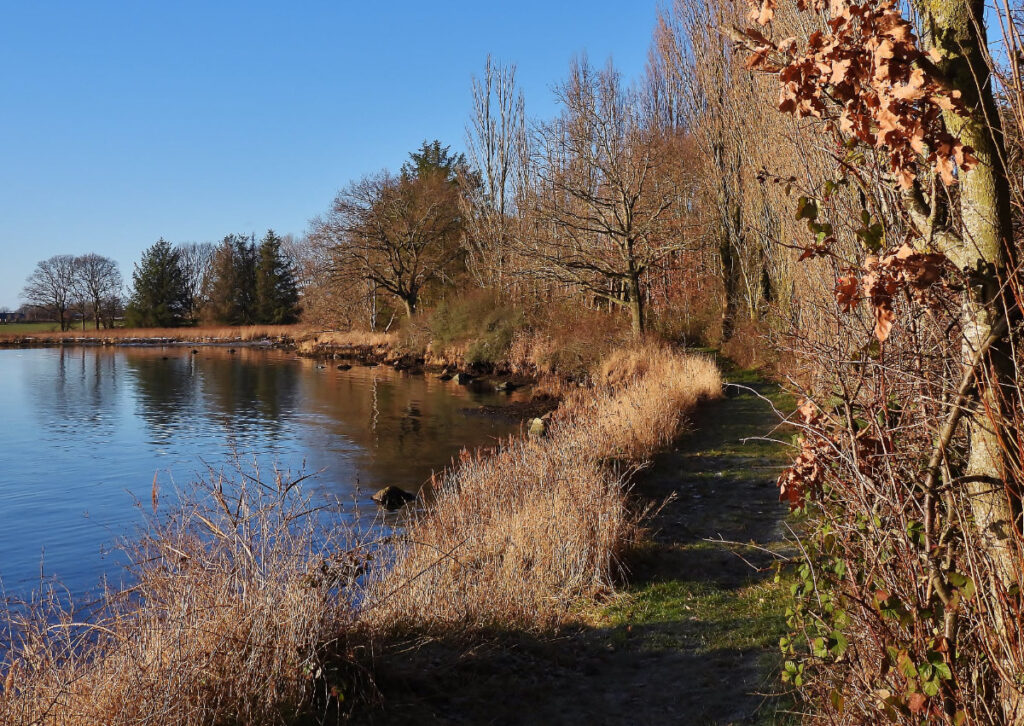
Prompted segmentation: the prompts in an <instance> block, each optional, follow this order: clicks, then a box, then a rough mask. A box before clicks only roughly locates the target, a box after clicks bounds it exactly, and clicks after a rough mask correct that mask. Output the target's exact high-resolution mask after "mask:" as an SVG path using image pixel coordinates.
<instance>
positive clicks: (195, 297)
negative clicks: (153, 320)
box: [177, 242, 217, 320]
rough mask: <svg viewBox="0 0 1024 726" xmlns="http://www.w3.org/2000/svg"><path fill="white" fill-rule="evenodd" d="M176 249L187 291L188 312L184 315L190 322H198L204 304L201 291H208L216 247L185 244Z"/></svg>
mask: <svg viewBox="0 0 1024 726" xmlns="http://www.w3.org/2000/svg"><path fill="white" fill-rule="evenodd" d="M177 248H178V253H179V256H180V259H181V271H182V273H183V275H184V277H185V288H186V289H187V291H188V310H187V311H186V313H185V315H186V317H188V318H189V319H191V320H198V319H199V315H200V312H201V311H202V308H203V305H204V304H205V302H206V300H205V298H204V294H203V291H204V290H207V289H208V283H209V278H210V273H211V270H212V269H213V256H214V253H215V252H216V251H217V245H215V244H213V243H212V242H187V243H185V244H179V245H177Z"/></svg>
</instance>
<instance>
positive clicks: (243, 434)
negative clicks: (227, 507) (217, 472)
mask: <svg viewBox="0 0 1024 726" xmlns="http://www.w3.org/2000/svg"><path fill="white" fill-rule="evenodd" d="M248 357H249V356H247V355H238V354H230V353H228V352H227V351H221V350H216V349H206V350H204V351H203V352H202V353H201V354H199V355H188V354H185V355H182V354H175V355H171V356H168V359H166V360H165V359H164V357H163V356H162V355H138V356H135V355H133V356H129V358H128V363H129V366H130V367H131V369H132V372H133V374H134V377H135V381H136V396H137V400H138V402H139V404H140V409H141V415H142V418H143V419H144V420H145V421H146V422H147V423H148V424H149V426H150V427H151V429H152V430H153V433H154V436H155V437H156V440H157V441H156V442H157V443H170V441H171V440H172V438H173V437H174V436H176V435H177V434H178V433H180V432H187V431H189V430H194V429H195V428H206V427H210V426H213V427H216V428H217V429H218V430H220V431H221V432H223V433H224V434H225V435H226V436H227V439H228V444H229V447H232V448H236V449H237V450H238V452H239V453H249V451H248V450H249V449H251V448H253V445H254V444H256V445H259V444H264V443H266V442H271V443H272V442H274V441H276V440H278V439H279V438H280V436H281V434H282V433H283V431H284V427H285V423H286V421H285V420H284V419H285V418H286V415H287V414H288V413H290V412H292V411H294V410H295V405H296V395H297V394H296V391H297V385H298V384H297V382H296V380H295V378H296V375H297V371H295V370H294V367H293V366H287V365H275V364H274V363H272V362H270V361H268V360H265V359H261V360H258V361H255V362H253V361H249V360H248ZM255 435H258V436H259V437H260V438H259V441H258V442H257V441H255V440H254V436H255ZM261 448H262V447H261Z"/></svg>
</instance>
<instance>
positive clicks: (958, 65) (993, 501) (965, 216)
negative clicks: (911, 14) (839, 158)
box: [922, 0, 1024, 724]
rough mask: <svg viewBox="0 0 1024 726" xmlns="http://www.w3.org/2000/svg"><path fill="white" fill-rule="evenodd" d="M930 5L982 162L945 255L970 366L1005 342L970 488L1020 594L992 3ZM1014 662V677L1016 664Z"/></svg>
mask: <svg viewBox="0 0 1024 726" xmlns="http://www.w3.org/2000/svg"><path fill="white" fill-rule="evenodd" d="M922 6H923V7H922V10H923V14H924V18H925V22H926V30H927V32H928V35H929V37H930V39H931V41H932V44H933V46H934V47H935V48H936V49H938V50H939V52H940V53H941V60H940V62H939V64H938V65H939V67H940V68H941V70H942V71H943V72H944V73H945V74H946V80H947V81H948V82H949V83H950V85H951V86H952V87H953V88H955V89H956V90H959V91H960V92H961V94H962V97H963V100H964V106H965V108H966V109H968V110H967V111H965V112H957V111H945V112H944V120H945V122H946V126H947V128H948V130H949V131H950V133H952V134H953V135H954V136H955V137H957V138H959V139H960V141H961V142H962V143H963V144H964V145H969V146H971V147H973V149H974V154H975V156H977V158H978V163H977V164H976V165H975V166H973V167H972V168H971V169H970V170H969V171H964V170H962V169H961V170H960V187H961V189H960V212H961V217H962V233H961V235H960V239H959V240H956V239H954V238H953V237H943V238H942V240H943V241H944V242H945V243H946V244H945V245H944V246H945V247H946V249H943V252H944V253H945V254H946V255H947V256H948V257H949V258H950V259H951V260H952V261H953V262H954V263H955V264H956V265H957V266H958V267H960V268H961V269H963V270H965V271H966V272H967V274H968V276H969V279H970V282H971V284H970V287H969V290H968V293H967V295H966V296H965V300H964V305H963V310H962V314H961V316H962V324H963V330H964V341H963V354H962V355H963V359H964V361H965V362H968V361H972V360H973V359H975V358H976V351H978V350H980V349H981V348H982V346H983V345H984V343H985V342H986V341H987V340H988V339H989V338H990V337H991V336H993V333H994V332H995V334H996V336H997V339H996V341H995V343H994V344H993V345H992V346H991V347H990V348H989V352H988V354H987V355H986V356H985V360H984V363H983V365H984V366H985V369H984V370H983V371H981V372H980V374H979V377H978V390H977V396H976V400H975V404H976V405H975V406H974V409H973V410H972V411H971V415H970V416H969V417H968V422H967V431H968V435H969V437H970V451H969V455H968V462H967V469H966V472H965V474H966V477H965V481H966V486H967V489H968V492H969V494H970V501H971V508H972V514H973V517H974V522H975V526H976V527H977V529H978V534H979V536H980V539H981V542H982V546H983V547H984V549H985V554H986V555H987V556H988V558H989V559H990V560H991V562H992V565H993V568H994V570H995V576H996V577H997V578H998V579H999V580H1000V581H1001V583H1000V584H1001V585H1002V586H1003V587H1004V588H1010V587H1011V586H1013V585H1019V584H1020V578H1021V567H1020V565H1021V563H1020V557H1019V555H1018V553H1017V552H1016V551H1015V549H1014V547H1013V543H1012V539H1011V535H1012V532H1013V528H1014V525H1015V520H1016V518H1017V515H1018V513H1019V511H1020V497H1019V491H1018V488H1017V482H1016V481H1015V462H1014V461H1013V456H1012V454H1011V453H1010V452H1009V451H1008V446H1011V445H1012V442H1014V440H1015V437H1014V436H1013V435H1012V432H1010V431H1009V427H1010V424H1009V422H1008V420H1007V417H1006V412H1007V410H1008V407H1009V403H1008V401H1007V400H1006V399H1007V396H1008V395H1010V394H1011V392H1012V391H1014V390H1015V386H1016V381H1015V376H1014V367H1013V360H1012V353H1011V348H1010V340H1009V333H1008V330H1009V327H1010V326H1009V325H1007V324H1006V323H1007V321H1006V319H1005V318H1006V316H1007V315H1008V313H1009V308H1010V306H1011V304H1012V301H1011V300H1008V294H1007V293H1006V291H1005V290H1004V286H1005V284H1006V282H1007V279H1008V275H1007V270H1008V269H1012V264H1013V263H1012V260H1011V259H1010V255H1011V254H1012V252H1011V249H1012V248H1011V234H1012V229H1011V212H1010V194H1009V184H1008V183H1007V178H1006V170H1005V167H1004V164H1003V160H1004V158H1005V156H1004V150H1003V148H1002V131H1001V129H1000V125H999V116H998V113H997V110H996V106H995V102H994V100H993V97H992V91H991V79H990V78H989V69H988V65H987V64H986V62H985V58H984V55H983V49H984V47H985V44H986V42H987V41H986V37H985V27H984V12H985V5H984V2H983V1H982V0H922ZM932 203H933V204H935V203H937V202H936V200H932ZM1015 317H1016V316H1015ZM999 331H1005V332H1002V333H1000V332H999ZM999 625H1000V627H1001V628H1003V629H1004V631H1005V630H1007V629H1009V628H1011V627H1015V626H1014V625H1013V624H1011V623H1005V622H1004V623H999ZM1003 634H1004V635H1009V633H1007V632H1004V633H1003ZM1010 637H1011V638H1014V637H1015V636H1010ZM1004 665H1005V666H1007V670H1010V668H1009V666H1010V664H1008V663H1006V664H1004ZM1003 706H1004V715H1005V716H1006V718H1007V723H1013V724H1022V723H1024V696H1022V694H1021V692H1020V685H1019V684H1017V683H1009V682H1004V684H1003Z"/></svg>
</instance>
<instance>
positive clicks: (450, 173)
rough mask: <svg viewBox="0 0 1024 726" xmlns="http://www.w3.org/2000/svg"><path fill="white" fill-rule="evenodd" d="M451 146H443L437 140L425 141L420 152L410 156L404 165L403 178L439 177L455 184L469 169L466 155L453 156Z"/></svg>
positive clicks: (414, 152)
mask: <svg viewBox="0 0 1024 726" xmlns="http://www.w3.org/2000/svg"><path fill="white" fill-rule="evenodd" d="M451 148H452V147H451V146H441V142H440V141H438V140H437V139H434V140H433V141H424V142H423V143H422V144H421V145H420V148H419V151H413V152H412V153H410V154H409V161H407V162H405V163H404V164H403V165H402V178H403V179H405V180H407V181H408V180H411V179H421V180H422V179H426V178H427V177H430V176H434V175H439V176H441V177H442V178H443V179H444V180H445V181H449V182H453V183H454V182H455V180H456V179H457V178H458V176H459V174H460V173H462V172H465V171H466V169H467V164H466V156H465V154H453V153H452V152H451Z"/></svg>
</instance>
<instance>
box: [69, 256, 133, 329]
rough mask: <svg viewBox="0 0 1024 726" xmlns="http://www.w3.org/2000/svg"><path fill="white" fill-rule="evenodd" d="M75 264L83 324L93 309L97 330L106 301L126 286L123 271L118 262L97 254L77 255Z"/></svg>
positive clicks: (76, 285)
mask: <svg viewBox="0 0 1024 726" xmlns="http://www.w3.org/2000/svg"><path fill="white" fill-rule="evenodd" d="M74 265H75V289H76V295H75V297H77V298H78V299H79V300H81V308H82V326H83V328H84V326H85V318H86V313H87V312H88V311H90V310H91V312H92V314H93V320H94V322H95V325H96V330H99V329H100V320H101V319H102V318H103V317H104V315H103V308H104V306H105V303H106V302H107V301H108V300H109V299H110V298H114V297H120V295H121V289H122V287H123V286H124V281H123V280H122V278H121V271H120V269H118V266H117V262H115V261H114V260H112V259H110V258H109V257H103V256H102V255H97V254H88V255H82V256H80V257H76V258H75V260H74ZM108 325H109V321H108Z"/></svg>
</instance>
